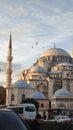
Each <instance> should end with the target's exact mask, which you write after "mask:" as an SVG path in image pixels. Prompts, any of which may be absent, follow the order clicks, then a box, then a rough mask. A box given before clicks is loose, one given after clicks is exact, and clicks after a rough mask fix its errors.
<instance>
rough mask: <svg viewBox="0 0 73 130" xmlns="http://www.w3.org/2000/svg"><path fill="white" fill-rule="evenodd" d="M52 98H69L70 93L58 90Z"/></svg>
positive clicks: (65, 90)
mask: <svg viewBox="0 0 73 130" xmlns="http://www.w3.org/2000/svg"><path fill="white" fill-rule="evenodd" d="M54 96H70V92H69V91H68V90H67V89H59V90H57V91H56V92H55V93H54Z"/></svg>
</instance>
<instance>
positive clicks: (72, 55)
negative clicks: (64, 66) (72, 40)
mask: <svg viewBox="0 0 73 130" xmlns="http://www.w3.org/2000/svg"><path fill="white" fill-rule="evenodd" d="M71 57H72V58H73V44H72V54H71Z"/></svg>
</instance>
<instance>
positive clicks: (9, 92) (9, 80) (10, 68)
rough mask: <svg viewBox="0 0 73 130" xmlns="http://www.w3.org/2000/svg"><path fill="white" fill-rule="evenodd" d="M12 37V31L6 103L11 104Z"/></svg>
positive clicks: (7, 71) (9, 47)
mask: <svg viewBox="0 0 73 130" xmlns="http://www.w3.org/2000/svg"><path fill="white" fill-rule="evenodd" d="M12 59H13V57H12V37H11V33H10V41H9V46H8V56H7V66H6V105H10V104H11V89H10V87H11V80H12V79H11V74H12Z"/></svg>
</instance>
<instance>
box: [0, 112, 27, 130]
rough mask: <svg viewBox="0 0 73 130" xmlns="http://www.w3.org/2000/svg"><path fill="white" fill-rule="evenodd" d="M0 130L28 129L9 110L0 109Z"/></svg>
mask: <svg viewBox="0 0 73 130" xmlns="http://www.w3.org/2000/svg"><path fill="white" fill-rule="evenodd" d="M0 129H1V130H28V128H27V127H26V126H25V125H24V123H23V122H22V121H21V119H20V118H18V116H17V115H16V114H15V113H14V112H10V111H0Z"/></svg>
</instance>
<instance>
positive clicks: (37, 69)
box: [30, 65, 45, 73]
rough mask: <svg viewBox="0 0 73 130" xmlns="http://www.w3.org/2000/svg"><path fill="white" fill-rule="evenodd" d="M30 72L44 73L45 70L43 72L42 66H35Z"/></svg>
mask: <svg viewBox="0 0 73 130" xmlns="http://www.w3.org/2000/svg"><path fill="white" fill-rule="evenodd" d="M30 72H31V73H36V72H38V73H45V70H44V68H43V67H42V66H39V65H35V66H33V67H31V69H30Z"/></svg>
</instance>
